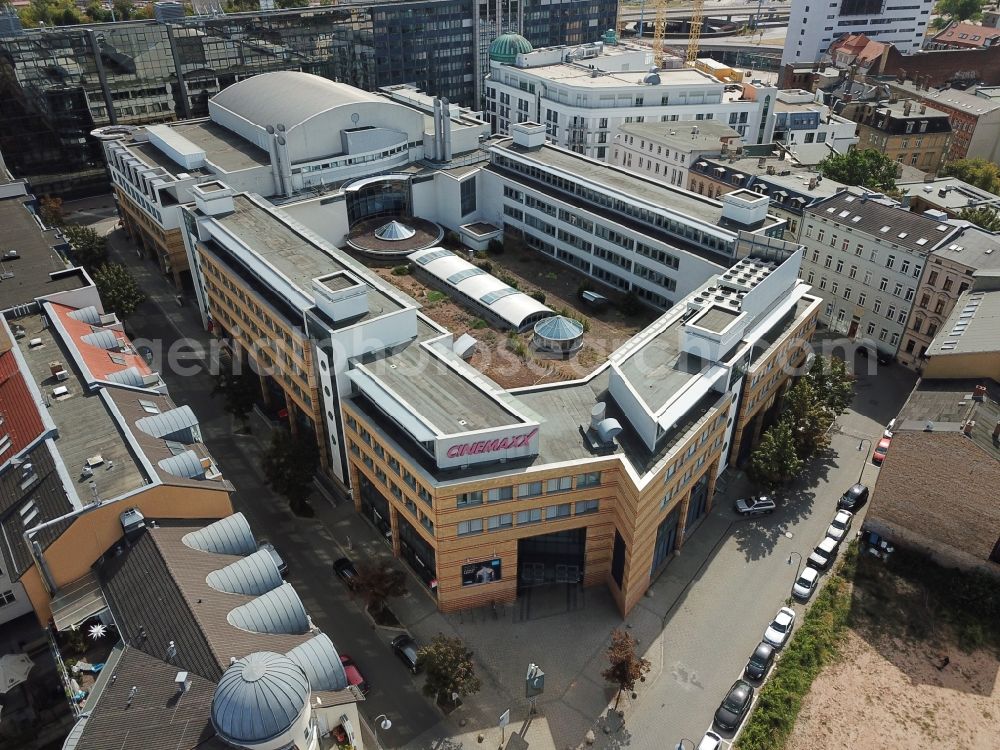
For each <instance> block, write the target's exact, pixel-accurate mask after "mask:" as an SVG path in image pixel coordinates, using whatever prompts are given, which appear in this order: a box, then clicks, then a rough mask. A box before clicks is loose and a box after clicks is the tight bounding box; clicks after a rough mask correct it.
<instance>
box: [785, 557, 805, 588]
mask: <svg viewBox="0 0 1000 750" xmlns="http://www.w3.org/2000/svg"><path fill="white" fill-rule="evenodd" d="M792 555H795V556H796V557H797V558H799V560H798V562H797V563H795V580H796V581H797V580H799V572H800V571H801V570H802V555H801V554H800V553H798V552H790V553H789V554H788V560H786V561H785V562H787V563H788V564H789V565H791V564H792Z"/></svg>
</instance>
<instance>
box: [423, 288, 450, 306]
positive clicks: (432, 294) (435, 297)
mask: <svg viewBox="0 0 1000 750" xmlns="http://www.w3.org/2000/svg"><path fill="white" fill-rule="evenodd" d="M446 299H448V295H447V294H445V293H444V292H439V291H438V290H437V289H431V290H430V291H429V292H427V302H428V304H431V305H433V304H434V303H435V302H441V301H442V300H446Z"/></svg>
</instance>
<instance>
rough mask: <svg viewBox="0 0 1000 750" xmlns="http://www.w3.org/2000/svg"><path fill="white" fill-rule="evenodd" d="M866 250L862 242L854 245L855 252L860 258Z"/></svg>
mask: <svg viewBox="0 0 1000 750" xmlns="http://www.w3.org/2000/svg"><path fill="white" fill-rule="evenodd" d="M864 251H865V246H864V245H862V244H861V243H860V242H859V243H858V244H857V245H855V246H854V254H855V255H857V256H858V257H859V258H860V257H861V253H863V252H864Z"/></svg>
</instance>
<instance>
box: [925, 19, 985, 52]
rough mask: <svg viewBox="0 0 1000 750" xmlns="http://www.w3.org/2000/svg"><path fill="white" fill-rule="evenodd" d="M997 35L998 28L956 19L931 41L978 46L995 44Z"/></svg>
mask: <svg viewBox="0 0 1000 750" xmlns="http://www.w3.org/2000/svg"><path fill="white" fill-rule="evenodd" d="M998 37H1000V29H991V28H989V27H987V26H980V25H979V24H975V23H966V22H965V21H957V22H955V23H953V24H951V25H950V26H947V27H946V28H945V29H944V30H943V31H942V32H941V33H940V34H938V35H937V36H935V37H934V39H933V40H932V41H933V43H934V44H946V45H948V46H949V47H962V48H979V47H989V46H992V45H993V44H996V43H997V39H998Z"/></svg>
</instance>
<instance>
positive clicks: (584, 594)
mask: <svg viewBox="0 0 1000 750" xmlns="http://www.w3.org/2000/svg"><path fill="white" fill-rule="evenodd" d="M68 208H72V207H71V206H68ZM109 215H110V214H109V213H108V212H107V211H106V210H105V209H104V208H102V207H100V206H88V207H87V208H86V214H85V215H82V217H81V218H82V221H83V222H84V223H93V222H95V221H96V222H98V223H97V225H96V227H95V228H97V229H98V230H101V231H103V232H107V231H109V230H112V229H113V228H114V226H115V219H108V218H105V217H107V216H109ZM109 248H110V252H111V255H112V258H113V259H114V260H118V261H120V262H124V263H126V264H128V265H129V267H130V269H131V270H132V273H133V274H134V275H135V277H136V279H137V281H138V282H139V284H140V285H141V286H142V288H143V289H144V290H145V291H146V293H147V295H149V299H148V300H147V301H146V302H145V303H144V304H143V305H142V307H141V308H140V310H139V311H138V312H137V313H136V314H135V315H134V316H132V317H131V318H130V319H129V321H128V323H129V329H130V331H131V332H132V333H133V335H134V336H136V337H141V338H144V339H150V340H160V341H162V342H163V348H164V349H166V348H168V347H169V345H170V344H171V343H172V342H174V341H176V340H177V339H178V338H182V337H183V338H188V339H190V340H192V341H196V342H200V343H199V344H198V345H196V346H195V347H194V348H193V352H192V353H191V354H190V355H189V358H190V359H191V360H192V361H195V360H197V361H200V362H201V363H202V364H203V365H204V364H207V359H208V357H209V353H208V352H209V351H210V348H209V346H208V342H209V340H210V336H209V335H208V334H206V333H205V332H204V331H203V330H201V326H200V321H199V316H198V313H197V310H196V308H195V307H194V306H193V305H194V302H193V299H190V298H189V299H188V301H187V303H186V305H185V306H183V307H179V306H178V305H177V303H176V301H175V298H174V295H175V290H174V289H173V287H172V285H171V284H170V283H169V282H168V281H167V280H166V279H165V278H164V277H163V276H162V275H161V274H160V273H159V270H158V269H157V268H156V266H155V265H154V264H153V263H152V262H151V261H143V260H139V259H137V257H136V253H135V251H134V249H133V247H132V245H131V243H130V241H129V240H128V239H127V238H126V237H125V236H124V233H123V232H122V230H115V231H112V232H111V234H110V235H109ZM860 362H861V363H862V364H864V363H865V361H864V360H860ZM154 366H155V365H154ZM164 370H166V371H164V372H162V375H163V377H164V379H165V380H166V382H167V383H168V386H169V388H170V393H171V395H172V397H173V399H174V400H175V401H176V402H177V403H178V404H188V405H190V406H191V408H192V409H193V410H194V411H195V413H196V414H197V415H198V418H199V421H200V423H201V426H202V433H203V437H204V440H205V443H206V444H207V445H208V446H209V448H210V449H211V451H212V453H213V454H214V456H215V458H216V460H217V461H218V463H219V465H220V467H221V468H222V471H223V474H224V475H225V476H226V478H227V479H229V480H230V481H231V482H232V483H233V484H234V485H235V487H236V492H235V494H234V497H233V503H234V506H235V507H236V508H237V509H238V510H241V511H243V512H244V513H246V514H247V516H248V518H249V520H250V522H251V525H252V526H253V528H254V530H255V532H256V533H257V534H258V535H259V536H260V537H266V538H268V539H269V540H270V541H271V542H272V543H273V544H274V545H275V546H276V548H277V549H278V551H279V552H280V553H281V554H282V556H283V557H284V558H285V559H286V561H287V562H288V564H289V568H290V573H289V580H290V581H291V582H292V583H293V584H294V585H295V587H296V590H297V591H298V592H299V594H300V596H301V597H302V600H303V602H304V604H305V605H306V608H307V609H308V611H309V612H310V614H311V615H312V617H313V619H314V620H315V622H316V624H317V625H318V626H319V627H321V628H322V629H323V630H324V631H325V632H326V633H328V634H329V635H330V637H331V638H332V640H333V641H334V643H335V644H336V645H337V647H338V649H339V650H340V651H341V653H348V654H350V655H351V656H352V657H353V658H354V659H355V661H357V663H358V665H359V667H360V668H361V670H362V672H363V673H364V675H365V677H366V678H367V679H368V681H369V682H370V683H371V685H372V691H371V693H370V694H369V695H368V699H367V701H366V702H365V703H363V704H361V705H360V706H359V708H360V709H361V712H362V714H363V715H364V716H366V717H367V718H368V720H369V723H371V719H372V718H373V717H375V716H377V715H379V714H383V713H385V714H387V715H388V716H390V718H391V720H392V728H391V729H390V730H387V731H385V732H383V731H380V732H379V740H380V741H382V742H383V743H384V744H385V745H386V746H389V747H404V746H405V747H412V748H435V749H440V748H453V749H457V748H460V747H469V748H471V747H477V746H479V744H480V740H479V735H480V733H482V734H484V735H485V738H486V740H488V742H487V743H486V744H485V745H483V746H484V747H485V746H490V745H495V743H497V742H499V741H500V738H501V730H500V729H499V728H498V726H497V719H498V717H499V715H500V714H501V713H502V712H503V711H504V710H505V709H507V708H510V710H511V723H510V726H509V727H508V730H507V733H506V734H507V737H508V740H510V742H509V743H508V745H507V746H508V747H526V746H528V745H530V746H531V747H533V748H544V749H545V750H549V748H553V749H554V748H559V749H560V750H561V749H562V748H566V747H577V746H579V745H581V743H583V741H584V738H585V736H586V735H587V733H588V731H592V732H593V733H594V742H593V745H594V747H601V748H620V747H623V746H631V747H635V748H654V747H666V748H671V749H672V748H674V747H675V746H676V744H677V742H678V741H680V740H681V739H682V738H688V739H690V740H692V741H693V742H694V743H697V741H698V740H699V739H700V738H701V736H702V734H703V733H704V731H705V730H706V729H707V728H708V727H709V725H710V723H711V720H712V715H713V714H714V712H715V709H716V708H717V706H718V704H719V701H720V700H721V699H722V697H723V696H724V694H725V692H726V690H727V689H728V688H729V686H730V685H731V684H732V682H733V681H734V680H735V679H737V678H738V677H739V676H740V675H741V672H742V669H743V666H744V665H745V664H746V660H747V657H748V656H749V655H750V653H751V652H752V650H753V648H754V646H755V645H756V644H757V643H758V642H759V640H760V638H761V635H762V633H763V631H764V628H765V627H766V626H767V624H768V622H769V621H770V619H771V618H772V617H773V615H774V614H775V612H776V611H777V610H778V608H779V607H781V606H783V604H784V603H785V600H786V599H787V598H788V597H789V595H790V590H791V585H792V582H793V580H794V578H795V572H796V568H797V560H796V557H795V555H794V554H793V553H797V554H798V555H801V557H802V559H804V558H806V557H808V554H809V552H810V551H811V550H812V548H813V547H814V546H815V544H816V543H817V542H818V541H819V540H820V539H821V538H822V537H823V534H824V531H825V529H826V527H827V526H828V524H829V523H830V521H831V519H832V518H833V515H834V513H835V508H836V502H837V499H838V498H839V497H840V495H841V494H842V493H843V491H844V490H845V489H847V488H848V487H849V486H851V485H852V484H853V483H855V482H856V481H858V477H859V476H861V477H862V481H864V482H865V483H866V484H868V485H869V486H871V485H873V484H874V481H875V479H876V476H877V472H878V469H877V467H875V466H874V465H872V463H871V460H870V457H871V449H872V445H873V443H872V441H876V442H877V437H878V436H879V435H880V434H881V431H882V429H883V427H884V425H885V423H886V422H888V420H889V419H890V418H892V417H893V416H894V415H895V414H896V413H897V411H898V408H899V406H900V405H901V404H902V402H903V401H904V400H905V398H906V395H907V394H908V393H909V390H910V388H911V387H912V385H913V381H914V380H915V376H914V375H913V374H912V373H909V372H908V371H906V370H904V369H903V368H902V367H899V366H898V365H894V366H892V367H889V368H880V372H879V373H878V374H877V375H867V374H861V375H859V380H858V383H857V391H856V396H855V400H854V404H853V405H852V408H851V410H849V411H848V412H847V413H846V414H844V415H842V416H841V417H840V418H838V420H837V424H836V426H835V428H834V430H833V433H832V438H831V446H830V449H829V450H828V451H827V453H826V454H825V455H823V456H821V457H819V458H818V459H815V460H813V461H812V462H811V463H810V464H809V465H808V467H807V470H806V471H805V472H804V473H803V475H802V477H800V479H799V480H798V482H796V483H795V484H794V485H793V486H792V487H791V488H789V490H788V492H787V493H785V494H784V495H782V496H780V498H779V500H780V502H779V508H778V510H777V511H776V512H775V513H774V514H773V515H771V516H764V517H761V518H758V519H751V520H746V519H742V518H739V517H738V516H737V515H736V514H735V512H734V511H733V510H732V505H733V501H734V500H735V499H736V498H737V497H739V496H741V495H742V494H744V493H746V492H747V491H748V483H747V480H746V479H745V478H744V477H743V476H742V475H739V474H737V475H735V476H734V477H732V478H730V479H729V480H728V485H727V486H725V487H723V488H722V489H720V490H719V492H718V493H717V495H716V497H715V500H714V507H713V510H712V512H711V513H710V514H709V515H708V516H707V517H706V518H705V519H704V520H702V521H701V522H700V523H699V524H698V525H697V526H696V527H695V529H694V530H693V533H691V534H690V536H689V537H688V538H687V540H686V542H685V545H684V548H683V551H682V553H681V554H679V555H678V556H677V558H676V559H674V560H673V561H672V562H671V563H670V564H669V565H668V566H667V568H666V569H665V570H664V571H663V573H662V574H661V575H660V577H659V579H658V580H657V581H655V583H654V585H653V586H652V588H651V589H650V591H649V592H648V594H647V596H646V597H645V598H643V600H642V601H641V602H640V604H639V605H638V606H637V607H636V608H635V609H634V610H633V612H632V613H631V614H630V615H629V617H628V618H627V619H626V622H625V623H624V624H623V623H622V620H621V617H620V615H619V614H618V610H617V608H616V607H615V606H614V604H613V601H612V598H611V595H610V593H609V592H608V591H607V590H605V589H604V588H603V587H595V588H590V589H581V590H576V589H574V590H572V591H569V592H567V590H566V589H565V588H559V589H558V590H557V591H548V592H545V591H543V592H538V593H532V594H530V595H526V596H523V597H522V598H521V599H520V600H519V601H518V602H517V603H516V604H515V605H513V606H506V607H500V608H499V610H498V611H497V612H495V613H494V612H492V611H483V610H473V611H468V612H464V613H460V614H455V615H448V616H445V615H442V614H440V613H439V612H437V609H436V607H435V606H434V602H433V601H432V600H431V598H430V596H429V595H428V594H427V592H426V590H425V589H423V588H422V586H421V584H419V583H418V582H417V581H416V579H414V578H410V580H409V582H408V587H409V591H410V593H409V594H408V596H406V597H403V598H402V599H399V600H394V601H392V602H391V607H392V609H393V611H394V612H395V613H396V614H397V616H399V618H400V620H401V621H402V622H403V623H404V624H405V625H406V626H407V628H408V630H409V631H410V632H411V633H412V634H413V635H414V636H415V637H416V638H417V640H418V642H421V643H425V642H427V640H429V639H430V638H431V637H433V635H435V634H436V633H438V632H444V633H445V634H447V635H459V636H461V637H462V638H463V639H464V640H465V641H466V643H467V645H468V647H469V648H470V649H471V650H472V651H473V652H474V654H475V660H476V664H477V667H478V669H479V671H480V675H481V677H482V679H483V689H482V691H481V692H480V693H479V694H477V695H475V696H471V697H470V698H468V699H467V700H466V704H465V705H464V706H463V707H462V708H460V709H459V710H457V711H455V712H454V713H453V714H451V715H450V716H448V717H447V718H445V717H443V715H442V713H441V712H440V711H439V710H438V709H437V708H436V707H434V706H433V705H432V704H431V702H430V701H428V700H427V699H426V698H425V697H424V696H423V695H422V694H421V692H420V689H419V684H418V682H417V681H415V680H414V679H413V678H412V677H410V675H409V674H408V673H407V672H406V671H405V669H404V668H403V667H402V665H401V664H400V663H399V661H398V660H397V659H396V658H395V657H394V656H393V654H392V653H391V652H390V650H389V648H388V640H389V639H390V638H391V637H392V635H393V634H395V632H396V631H389V630H387V629H378V630H377V631H376V629H375V628H374V626H373V625H372V623H371V621H370V619H369V618H368V617H367V615H366V614H365V613H364V612H363V610H362V605H361V603H360V602H359V601H357V600H354V599H352V597H351V596H350V595H349V594H348V592H347V590H346V589H345V587H344V586H343V585H342V584H341V583H340V582H339V580H338V579H337V578H336V577H335V576H334V575H333V572H332V569H331V564H332V562H333V560H335V559H337V558H338V557H341V556H343V555H345V554H349V555H350V556H351V557H352V558H354V559H355V560H357V559H365V558H372V557H380V558H385V557H389V556H390V555H391V551H390V550H389V549H388V547H387V545H386V544H385V543H384V540H382V539H381V538H380V537H379V535H378V534H377V533H376V532H375V531H374V529H372V528H371V527H370V526H369V525H368V524H367V523H366V522H365V521H364V520H363V519H362V518H361V517H359V516H358V515H357V514H355V513H354V511H353V508H351V507H347V506H346V505H344V504H341V505H339V506H336V507H335V506H334V505H332V504H331V503H330V502H328V501H327V500H326V499H324V498H323V497H322V496H320V494H319V493H318V492H317V493H316V494H315V495H314V497H313V505H314V507H315V508H316V511H317V517H316V518H315V519H302V518H298V517H295V516H293V515H292V514H291V512H290V511H289V510H288V507H287V503H286V501H284V500H283V499H281V498H279V497H276V496H275V495H274V494H273V493H272V492H271V491H270V490H269V489H268V488H267V487H266V485H265V483H264V481H263V476H262V474H261V471H260V456H261V454H262V441H265V442H266V436H265V434H264V433H265V431H266V426H265V425H264V423H263V422H261V421H255V423H254V424H255V434H254V435H251V436H241V435H235V434H234V433H233V429H232V427H233V420H232V418H231V416H230V415H228V414H227V413H225V412H224V411H223V409H222V401H221V399H213V398H212V397H211V396H210V393H211V390H212V387H213V385H214V380H213V378H212V376H211V375H210V374H209V373H208V372H206V371H205V370H206V368H205V367H202V368H201V371H200V372H198V373H197V374H193V375H187V376H181V375H178V374H177V373H174V372H171V371H169V368H164ZM859 447H860V450H859ZM720 486H721V485H720ZM865 509H866V508H865ZM863 512H864V509H863V510H862V511H861V513H860V515H863ZM860 524H861V518H860V517H859V518H857V519H856V520H855V523H854V530H857V529H858V528H860ZM789 559H791V560H792V563H791V564H789V563H788V562H787V561H788V560H789ZM402 567H404V569H405V566H402ZM795 609H796V611H797V612H798V613H799V615H800V616H801V613H802V611H803V607H802V606H801V605H796V606H795ZM486 610H489V608H486ZM615 627H626V628H627V629H628V630H629V632H630V634H631V635H633V636H634V637H636V638H638V639H639V650H640V652H642V653H643V654H644V655H645V657H646V658H647V659H649V660H650V661H651V662H652V670H651V672H650V674H649V675H648V677H647V678H646V680H645V682H644V683H643V684H641V685H639V686H638V687H637V690H636V694H635V697H634V698H632V697H631V696H626V697H625V698H623V701H622V705H623V710H624V714H625V716H624V726H622V723H621V722H620V721H619V720H618V719H617V717H616V716H612V715H610V713H609V712H608V710H607V709H608V706H609V704H610V703H613V701H614V691H613V690H612V689H611V688H610V686H609V685H607V684H606V683H605V682H604V681H603V680H602V678H601V676H600V674H601V671H602V670H603V669H604V667H605V666H606V658H605V655H604V649H605V648H606V645H607V641H608V637H609V634H610V632H611V630H612V629H614V628H615ZM529 662H537V663H538V664H539V665H540V666H541V667H542V669H543V670H545V672H546V675H547V678H546V690H545V694H544V695H543V696H542V697H541V698H540V699H539V701H538V714H537V715H533V716H532V715H529V713H528V705H527V702H526V701H525V699H524V692H523V691H524V675H525V668H526V667H527V664H528V663H529ZM513 734H516V735H517V738H516V739H514V738H513V737H512V736H511V735H513ZM730 736H731V735H730ZM518 743H519V744H518Z"/></svg>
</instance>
